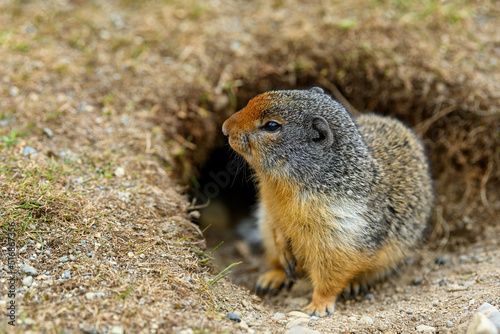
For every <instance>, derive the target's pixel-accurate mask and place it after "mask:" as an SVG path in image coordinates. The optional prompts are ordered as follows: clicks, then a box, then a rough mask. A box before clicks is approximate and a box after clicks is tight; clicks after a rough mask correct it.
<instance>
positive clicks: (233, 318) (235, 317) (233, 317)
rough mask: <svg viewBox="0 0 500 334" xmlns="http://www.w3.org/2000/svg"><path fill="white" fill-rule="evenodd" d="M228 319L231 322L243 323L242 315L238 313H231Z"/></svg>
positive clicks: (227, 316)
mask: <svg viewBox="0 0 500 334" xmlns="http://www.w3.org/2000/svg"><path fill="white" fill-rule="evenodd" d="M226 319H229V320H231V321H235V322H241V318H240V315H239V314H237V313H234V312H230V313H228V314H227V315H226Z"/></svg>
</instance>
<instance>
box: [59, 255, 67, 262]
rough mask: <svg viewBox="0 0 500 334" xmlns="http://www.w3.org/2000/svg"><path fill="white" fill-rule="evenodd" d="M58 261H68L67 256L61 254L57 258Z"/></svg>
mask: <svg viewBox="0 0 500 334" xmlns="http://www.w3.org/2000/svg"><path fill="white" fill-rule="evenodd" d="M59 261H61V262H62V263H64V262H68V257H67V256H62V257H60V258H59Z"/></svg>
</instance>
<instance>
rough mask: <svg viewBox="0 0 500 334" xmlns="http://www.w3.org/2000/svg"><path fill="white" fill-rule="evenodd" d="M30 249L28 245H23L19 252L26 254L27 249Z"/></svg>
mask: <svg viewBox="0 0 500 334" xmlns="http://www.w3.org/2000/svg"><path fill="white" fill-rule="evenodd" d="M27 250H28V246H26V245H24V246H23V247H21V249H19V252H18V253H19V254H24V253H26V251H27Z"/></svg>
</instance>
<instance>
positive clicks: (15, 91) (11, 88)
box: [9, 86, 19, 96]
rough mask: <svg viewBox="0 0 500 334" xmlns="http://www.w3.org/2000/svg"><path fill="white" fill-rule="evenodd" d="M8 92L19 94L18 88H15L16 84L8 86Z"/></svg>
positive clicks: (14, 94)
mask: <svg viewBox="0 0 500 334" xmlns="http://www.w3.org/2000/svg"><path fill="white" fill-rule="evenodd" d="M9 94H10V96H18V95H19V88H17V87H16V86H11V87H9Z"/></svg>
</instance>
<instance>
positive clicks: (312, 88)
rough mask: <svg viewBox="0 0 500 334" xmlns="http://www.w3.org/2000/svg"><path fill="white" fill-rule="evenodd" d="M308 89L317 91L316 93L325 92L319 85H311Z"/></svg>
mask: <svg viewBox="0 0 500 334" xmlns="http://www.w3.org/2000/svg"><path fill="white" fill-rule="evenodd" d="M309 90H310V91H311V92H315V93H318V94H324V93H325V91H324V90H323V89H322V88H320V87H311V88H309Z"/></svg>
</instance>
